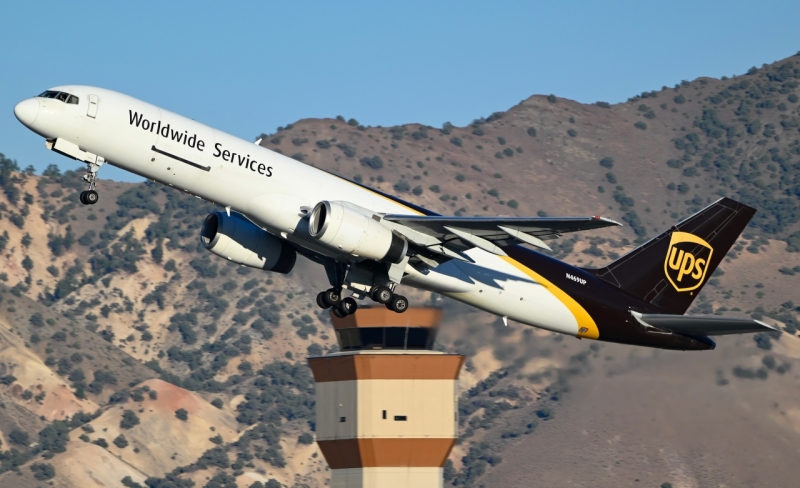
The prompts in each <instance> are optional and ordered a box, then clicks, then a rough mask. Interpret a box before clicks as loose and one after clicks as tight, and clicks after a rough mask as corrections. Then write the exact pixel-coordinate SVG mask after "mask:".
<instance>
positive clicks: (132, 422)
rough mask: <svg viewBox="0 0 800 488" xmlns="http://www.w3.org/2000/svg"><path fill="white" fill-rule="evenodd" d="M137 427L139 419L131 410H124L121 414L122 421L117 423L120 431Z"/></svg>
mask: <svg viewBox="0 0 800 488" xmlns="http://www.w3.org/2000/svg"><path fill="white" fill-rule="evenodd" d="M137 425H139V417H138V416H137V415H136V413H135V412H134V411H133V410H125V411H124V412H123V413H122V420H120V422H119V428H120V429H132V428H134V427H136V426H137Z"/></svg>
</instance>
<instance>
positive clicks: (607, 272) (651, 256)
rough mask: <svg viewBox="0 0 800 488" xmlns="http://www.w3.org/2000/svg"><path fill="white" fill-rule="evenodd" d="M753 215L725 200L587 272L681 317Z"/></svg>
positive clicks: (753, 211)
mask: <svg viewBox="0 0 800 488" xmlns="http://www.w3.org/2000/svg"><path fill="white" fill-rule="evenodd" d="M755 213H756V210H755V209H754V208H752V207H748V206H747V205H744V204H743V203H739V202H737V201H735V200H731V199H730V198H722V199H720V200H718V201H716V202H714V203H712V204H711V205H709V206H708V207H706V208H704V209H703V210H701V211H699V212H697V213H696V214H694V215H692V216H691V217H689V218H687V219H686V220H683V221H681V222H680V223H678V224H676V225H674V226H673V227H672V228H670V229H669V230H667V231H666V232H663V233H662V234H660V235H659V236H658V237H655V238H653V239H651V240H649V241H648V242H646V243H644V244H642V245H641V246H639V247H637V248H636V249H634V250H633V251H631V252H629V253H628V254H626V255H625V256H622V257H621V258H619V259H618V260H616V261H614V262H613V263H611V264H609V265H608V266H606V267H605V268H601V269H595V270H587V271H588V272H590V273H593V274H595V275H597V276H598V277H600V278H602V279H603V280H605V281H607V282H609V283H611V284H613V285H614V286H617V287H618V288H620V289H622V290H624V291H626V292H627V293H629V294H631V295H633V296H635V297H636V298H639V299H640V300H643V301H645V302H648V303H650V304H652V305H654V306H656V307H658V308H659V309H661V310H663V311H664V312H667V313H671V314H683V313H684V312H686V310H687V309H688V308H689V306H690V305H691V303H692V301H693V300H694V299H695V298H696V297H697V294H698V293H700V290H701V289H702V288H703V285H705V284H706V282H707V281H708V279H709V278H710V277H711V274H712V273H713V272H714V269H716V267H717V266H718V265H719V263H720V262H721V261H722V258H724V257H725V255H726V254H727V253H728V250H729V249H730V248H731V246H733V243H734V242H736V239H737V238H738V237H739V234H741V233H742V231H743V230H744V228H745V227H746V226H747V224H748V222H750V219H751V218H752V217H753V215H754V214H755Z"/></svg>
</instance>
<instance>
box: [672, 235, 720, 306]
mask: <svg viewBox="0 0 800 488" xmlns="http://www.w3.org/2000/svg"><path fill="white" fill-rule="evenodd" d="M713 252H714V249H713V248H712V247H711V246H710V245H709V244H708V243H707V242H706V241H704V240H703V239H700V238H699V237H697V236H696V235H694V234H689V233H688V232H673V233H672V237H671V239H670V241H669V248H668V249H667V256H666V258H665V259H664V273H666V275H667V279H668V280H669V282H670V283H672V286H674V287H675V289H676V290H677V291H680V292H683V291H692V290H695V289H697V288H699V287H700V285H702V284H703V280H704V279H705V277H706V271H707V270H708V262H709V261H710V260H711V253H713Z"/></svg>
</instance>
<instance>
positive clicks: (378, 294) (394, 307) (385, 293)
mask: <svg viewBox="0 0 800 488" xmlns="http://www.w3.org/2000/svg"><path fill="white" fill-rule="evenodd" d="M370 298H372V299H373V300H374V301H376V302H378V303H382V304H384V305H386V308H388V309H389V310H391V311H393V312H397V313H403V312H405V311H406V310H408V298H406V297H404V296H403V295H398V294H396V293H394V292H392V290H390V289H389V288H388V287H386V286H374V287H372V290H371V291H370ZM317 305H318V306H319V308H322V309H326V308H329V309H331V312H333V314H334V315H336V316H337V317H339V318H343V317H346V316H348V315H352V314H354V313H356V310H358V303H356V301H355V299H354V298H353V297H345V298H342V292H341V290H338V289H336V288H329V289H328V290H325V291H321V292H319V294H318V295H317Z"/></svg>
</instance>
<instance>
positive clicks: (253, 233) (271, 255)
mask: <svg viewBox="0 0 800 488" xmlns="http://www.w3.org/2000/svg"><path fill="white" fill-rule="evenodd" d="M200 242H202V243H203V245H204V246H205V247H206V249H208V250H209V251H211V252H212V253H214V254H216V255H217V256H220V257H223V258H225V259H227V260H229V261H233V262H234V263H237V264H243V265H245V266H250V267H251V268H258V269H264V270H267V271H275V272H276V273H283V274H286V273H288V272H289V271H291V270H292V268H293V267H294V263H295V260H297V252H296V251H295V250H294V248H293V247H292V246H290V245H289V244H287V243H286V242H284V241H282V240H280V239H278V238H277V237H275V236H274V235H272V234H270V233H269V232H267V231H265V230H263V229H261V228H260V227H258V226H257V225H255V224H254V223H252V222H250V221H249V220H247V218H245V217H244V216H243V215H241V214H239V213H236V212H231V214H230V215H227V214H226V213H225V212H214V213H212V214H210V215H209V216H208V217H206V220H205V222H203V228H202V230H201V231H200Z"/></svg>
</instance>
